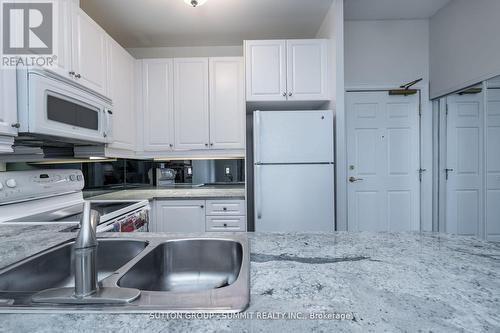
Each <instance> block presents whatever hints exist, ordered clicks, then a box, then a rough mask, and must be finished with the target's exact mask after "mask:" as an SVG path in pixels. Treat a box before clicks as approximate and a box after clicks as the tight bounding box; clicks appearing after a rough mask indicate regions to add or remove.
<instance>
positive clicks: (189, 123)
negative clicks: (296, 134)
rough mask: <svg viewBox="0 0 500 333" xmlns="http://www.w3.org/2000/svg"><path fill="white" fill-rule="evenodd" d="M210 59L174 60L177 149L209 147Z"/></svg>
mask: <svg viewBox="0 0 500 333" xmlns="http://www.w3.org/2000/svg"><path fill="white" fill-rule="evenodd" d="M208 110H209V105H208V59H207V58H178V59H174V122H175V131H174V135H175V149H177V150H183V149H208V148H209V113H208Z"/></svg>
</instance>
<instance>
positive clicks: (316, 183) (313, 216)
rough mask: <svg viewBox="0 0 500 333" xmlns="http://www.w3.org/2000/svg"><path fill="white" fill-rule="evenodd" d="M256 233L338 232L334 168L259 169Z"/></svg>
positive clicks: (317, 165) (306, 166)
mask: <svg viewBox="0 0 500 333" xmlns="http://www.w3.org/2000/svg"><path fill="white" fill-rule="evenodd" d="M254 171H255V178H254V182H255V184H254V185H255V198H254V199H255V231H278V232H288V231H297V232H310V231H334V180H333V173H334V169H333V165H331V164H314V165H307V164H299V165H256V166H255V169H254Z"/></svg>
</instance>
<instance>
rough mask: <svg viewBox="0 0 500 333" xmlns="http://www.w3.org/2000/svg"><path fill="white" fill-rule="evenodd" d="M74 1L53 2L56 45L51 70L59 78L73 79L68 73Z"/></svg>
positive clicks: (70, 67) (61, 0) (70, 70)
mask: <svg viewBox="0 0 500 333" xmlns="http://www.w3.org/2000/svg"><path fill="white" fill-rule="evenodd" d="M73 1H74V0H59V1H57V2H55V4H56V5H57V7H56V9H57V12H56V15H57V22H58V23H57V43H55V45H54V54H55V55H56V56H57V60H56V61H55V65H54V67H52V68H51V70H53V71H54V72H56V73H58V74H59V75H61V76H64V77H69V78H74V76H73V75H71V74H70V72H72V71H73V69H72V66H71V47H72V45H71V38H72V36H71V22H72V20H71V18H72V16H73V13H74V9H73Z"/></svg>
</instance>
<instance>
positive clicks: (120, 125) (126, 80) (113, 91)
mask: <svg viewBox="0 0 500 333" xmlns="http://www.w3.org/2000/svg"><path fill="white" fill-rule="evenodd" d="M108 45H109V48H108V61H109V64H108V68H109V75H108V76H109V86H110V90H109V93H110V97H111V99H112V100H113V143H112V144H110V147H111V148H115V149H125V150H131V151H134V150H135V146H136V140H135V138H136V135H135V133H136V117H135V108H134V105H135V104H134V70H135V69H134V64H135V62H134V58H133V57H132V56H131V55H130V54H129V53H128V52H127V51H125V49H123V48H122V47H121V46H120V45H119V44H118V43H117V42H115V41H114V40H112V39H111V38H109V39H108Z"/></svg>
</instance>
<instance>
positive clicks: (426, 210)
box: [336, 82, 436, 231]
mask: <svg viewBox="0 0 500 333" xmlns="http://www.w3.org/2000/svg"><path fill="white" fill-rule="evenodd" d="M400 84H401V83H396V84H385V85H380V86H370V87H368V86H347V87H345V94H344V100H345V95H346V94H347V93H351V92H377V91H379V92H388V91H389V90H391V89H394V88H395V87H398V86H399V85H400ZM413 88H414V89H416V90H417V91H418V94H419V110H420V117H419V164H420V169H422V170H425V171H424V172H423V173H422V180H421V181H420V189H419V190H420V200H419V202H420V209H419V222H420V231H436V230H435V229H434V224H435V222H434V218H433V217H434V216H433V214H432V207H433V200H432V198H433V196H432V193H433V191H432V175H433V164H432V162H433V159H432V154H433V148H432V147H433V140H432V112H428V110H431V111H432V108H431V107H430V106H432V104H431V101H430V100H429V91H428V88H427V87H426V86H425V83H424V84H422V82H421V83H419V84H417V85H415V86H414V87H413ZM343 111H344V114H343V124H342V125H343V131H342V136H343V143H344V144H343V146H342V148H343V149H342V150H343V157H344V159H343V160H342V161H340V160H339V159H337V174H336V175H337V179H336V182H337V184H340V183H342V184H344V185H345V186H344V188H342V189H341V188H339V189H338V192H339V194H338V196H341V195H343V196H344V197H345V206H340V207H339V205H338V204H337V209H338V210H341V209H344V211H343V212H338V213H337V214H339V213H340V214H342V215H341V216H345V229H337V230H345V231H348V230H349V220H348V218H349V217H348V186H347V185H348V184H347V169H348V165H347V164H348V161H347V149H348V148H347V114H346V113H347V106H346V105H344V110H343ZM338 125H339V124H338V121H337V130H338ZM424 133H429V135H423V134H424ZM428 147H430V149H427V150H429V151H427V150H426V149H424V148H428ZM340 149H341V147H340V146H337V150H340ZM339 169H340V170H339ZM342 173H344V178H343V179H342V178H340V177H342ZM425 216H427V219H426V220H424V217H425Z"/></svg>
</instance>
